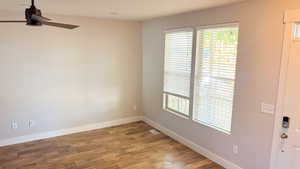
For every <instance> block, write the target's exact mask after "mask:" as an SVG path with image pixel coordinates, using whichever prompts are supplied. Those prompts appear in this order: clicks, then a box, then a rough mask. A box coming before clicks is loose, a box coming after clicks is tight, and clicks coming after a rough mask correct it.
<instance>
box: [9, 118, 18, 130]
mask: <svg viewBox="0 0 300 169" xmlns="http://www.w3.org/2000/svg"><path fill="white" fill-rule="evenodd" d="M11 128H12V129H17V128H18V123H17V122H16V121H15V120H13V121H11Z"/></svg>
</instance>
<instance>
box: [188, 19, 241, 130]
mask: <svg viewBox="0 0 300 169" xmlns="http://www.w3.org/2000/svg"><path fill="white" fill-rule="evenodd" d="M226 27H237V28H238V29H239V30H240V24H239V23H238V22H232V23H225V24H215V25H206V26H198V27H197V28H196V32H197V33H198V31H201V30H203V29H218V28H226ZM196 38H197V41H198V34H197V37H196ZM238 41H239V39H238ZM196 45H197V42H196ZM196 48H197V47H196ZM238 49H239V43H238V46H237V56H236V67H237V63H238V60H237V59H238V53H239V52H238ZM196 50H197V49H196ZM195 57H196V58H197V53H196V54H195ZM196 64H197V60H196V62H195V66H196ZM195 71H196V70H195ZM194 73H195V72H194ZM236 77H237V70H236V72H235V77H234V79H230V80H233V81H234V83H235V82H236ZM194 79H195V76H194ZM192 87H193V88H195V87H196V86H195V85H194V86H192ZM233 91H234V93H233V98H232V112H231V113H232V116H231V124H230V125H231V127H230V131H227V130H224V129H222V128H219V127H217V126H215V125H211V124H208V123H205V122H203V121H200V120H197V119H195V118H194V107H193V112H192V120H193V121H194V122H196V123H197V124H200V125H202V126H206V127H209V128H212V129H215V130H217V131H221V132H222V133H225V134H228V135H231V133H232V120H233V113H234V101H235V91H236V84H235V85H234V88H233ZM194 94H195V93H193V97H194Z"/></svg>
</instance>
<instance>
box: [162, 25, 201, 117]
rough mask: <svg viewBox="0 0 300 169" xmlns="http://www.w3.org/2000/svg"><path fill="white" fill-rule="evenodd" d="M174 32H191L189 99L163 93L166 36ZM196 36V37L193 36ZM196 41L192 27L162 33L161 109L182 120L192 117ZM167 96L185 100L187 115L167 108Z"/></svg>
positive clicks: (195, 32)
mask: <svg viewBox="0 0 300 169" xmlns="http://www.w3.org/2000/svg"><path fill="white" fill-rule="evenodd" d="M174 32H192V33H193V37H192V58H191V59H192V61H191V73H190V93H189V95H190V97H186V96H181V95H179V94H175V93H170V92H166V91H164V86H165V66H166V63H165V57H166V56H165V51H166V35H167V34H168V33H174ZM195 35H196V36H195ZM196 40H197V30H196V29H195V28H193V27H183V28H175V29H168V30H166V31H164V33H163V58H164V59H163V90H162V95H163V96H162V97H163V105H162V109H163V110H164V111H166V112H168V113H171V114H174V115H176V116H179V117H182V118H184V119H192V116H193V93H194V87H192V86H191V85H192V83H193V81H194V65H195V64H194V62H195V54H196V48H195V42H196ZM168 95H172V96H176V97H179V98H182V99H187V100H188V101H189V112H188V115H186V114H184V113H181V112H178V111H176V110H174V109H172V108H169V107H168V104H167V103H168V101H167V99H168Z"/></svg>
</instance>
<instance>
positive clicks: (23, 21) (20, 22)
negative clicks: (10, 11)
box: [0, 20, 26, 23]
mask: <svg viewBox="0 0 300 169" xmlns="http://www.w3.org/2000/svg"><path fill="white" fill-rule="evenodd" d="M0 23H26V21H9V20H7V21H0Z"/></svg>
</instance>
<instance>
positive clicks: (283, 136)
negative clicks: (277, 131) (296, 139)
mask: <svg viewBox="0 0 300 169" xmlns="http://www.w3.org/2000/svg"><path fill="white" fill-rule="evenodd" d="M280 137H281V138H282V139H287V138H288V137H289V136H288V135H287V134H286V133H282V134H281V136H280Z"/></svg>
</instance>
